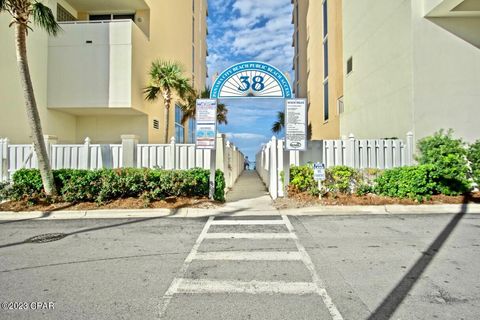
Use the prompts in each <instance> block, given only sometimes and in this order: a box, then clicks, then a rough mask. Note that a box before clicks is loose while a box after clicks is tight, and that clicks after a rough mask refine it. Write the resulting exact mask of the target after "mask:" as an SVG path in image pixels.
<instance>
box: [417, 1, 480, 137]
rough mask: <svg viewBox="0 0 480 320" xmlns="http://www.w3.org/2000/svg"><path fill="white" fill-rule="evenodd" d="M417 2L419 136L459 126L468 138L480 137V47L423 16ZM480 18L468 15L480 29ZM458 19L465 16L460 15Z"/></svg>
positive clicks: (465, 28)
mask: <svg viewBox="0 0 480 320" xmlns="http://www.w3.org/2000/svg"><path fill="white" fill-rule="evenodd" d="M412 6H413V10H412V25H413V43H414V50H413V58H414V60H413V61H414V65H413V68H414V73H413V80H414V82H413V84H414V95H413V104H414V106H415V108H414V125H413V127H414V132H415V136H416V138H422V137H424V136H427V135H430V134H432V133H434V132H435V131H437V130H439V129H441V128H445V129H448V128H453V129H454V130H455V132H456V134H457V136H460V137H463V138H465V139H466V140H468V141H473V140H474V139H480V125H479V119H480V49H479V48H478V47H477V46H475V45H474V44H473V43H469V42H467V41H465V40H463V39H461V38H459V37H458V36H457V35H455V34H453V33H451V32H449V31H448V30H445V29H444V28H443V27H442V25H438V24H437V23H436V22H435V21H430V20H428V19H425V18H423V16H424V15H425V11H424V9H423V7H422V6H421V4H420V3H417V2H415V1H412ZM441 19H447V20H448V19H450V18H441ZM475 21H476V22H477V23H479V22H480V18H479V17H477V18H469V19H467V20H466V22H465V24H464V26H463V28H464V30H469V27H470V30H472V31H471V32H472V33H475V32H478V30H479V29H477V28H476V27H473V26H471V24H472V23H474V22H475ZM454 23H461V21H460V20H457V19H455V18H454ZM459 27H461V26H459Z"/></svg>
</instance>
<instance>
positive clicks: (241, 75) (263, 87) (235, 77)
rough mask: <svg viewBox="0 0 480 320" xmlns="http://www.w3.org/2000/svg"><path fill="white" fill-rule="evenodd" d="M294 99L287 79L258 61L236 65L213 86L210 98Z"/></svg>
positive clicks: (278, 71) (222, 74)
mask: <svg viewBox="0 0 480 320" xmlns="http://www.w3.org/2000/svg"><path fill="white" fill-rule="evenodd" d="M245 97H253V98H292V87H291V86H290V81H288V79H287V77H286V76H285V75H284V74H283V73H282V72H281V71H280V70H278V69H277V68H275V67H273V66H271V65H269V64H266V63H263V62H258V61H248V62H242V63H238V64H235V65H233V66H231V67H230V68H228V69H227V70H225V71H223V72H222V73H221V74H220V75H219V76H218V78H217V79H216V80H215V83H214V84H213V87H212V90H211V93H210V98H212V99H219V98H245Z"/></svg>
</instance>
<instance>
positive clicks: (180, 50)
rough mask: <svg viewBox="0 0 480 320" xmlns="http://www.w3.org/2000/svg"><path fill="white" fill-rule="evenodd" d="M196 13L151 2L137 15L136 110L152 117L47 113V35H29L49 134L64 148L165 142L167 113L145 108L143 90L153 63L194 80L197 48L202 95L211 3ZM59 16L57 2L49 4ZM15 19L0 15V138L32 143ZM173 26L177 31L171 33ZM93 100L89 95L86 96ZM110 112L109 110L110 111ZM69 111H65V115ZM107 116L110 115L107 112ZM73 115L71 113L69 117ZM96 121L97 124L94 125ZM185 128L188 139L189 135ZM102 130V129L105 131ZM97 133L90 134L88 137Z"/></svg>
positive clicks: (182, 4) (186, 5)
mask: <svg viewBox="0 0 480 320" xmlns="http://www.w3.org/2000/svg"><path fill="white" fill-rule="evenodd" d="M58 1H60V2H61V4H62V6H63V7H65V8H66V9H67V10H69V11H70V13H72V14H73V15H74V16H76V17H77V18H78V19H80V20H86V19H88V13H86V12H77V10H75V8H74V6H71V5H70V3H74V2H72V1H70V3H69V2H68V0H58ZM195 1H196V3H195V13H193V10H192V9H193V8H192V2H191V1H156V0H146V1H145V2H146V3H147V4H148V5H149V6H150V11H145V10H142V11H139V12H137V17H136V18H137V19H136V20H138V18H142V21H141V22H138V21H137V24H138V28H137V27H136V26H135V27H134V28H133V31H132V33H133V35H132V43H133V49H132V58H131V59H132V76H131V77H132V81H131V82H132V86H131V101H132V102H131V106H130V107H131V108H132V109H134V110H138V111H141V112H144V113H146V114H148V116H135V115H134V116H118V115H115V116H114V115H113V114H112V115H109V114H108V113H107V114H105V115H104V116H93V115H90V116H79V115H78V114H79V113H80V114H82V115H83V114H88V109H85V110H83V111H82V112H77V111H78V110H77V111H75V112H73V111H72V114H69V113H65V112H63V111H60V110H52V109H47V106H48V102H47V82H48V81H47V65H48V63H47V61H48V37H47V35H46V34H45V33H44V32H42V31H36V32H31V33H30V35H29V40H28V44H29V59H30V67H31V73H32V79H33V83H34V87H35V91H36V96H37V103H38V108H39V111H40V115H41V120H42V124H43V129H44V130H43V131H44V133H46V134H53V135H57V136H58V137H59V139H60V141H61V142H68V143H70V142H72V143H73V142H82V141H83V139H84V137H85V136H87V135H88V136H89V137H90V138H92V141H93V142H100V141H102V142H108V141H106V140H108V139H112V141H113V139H114V140H115V141H118V139H119V136H120V134H130V133H131V134H138V135H140V136H141V140H142V141H149V142H160V141H163V139H162V136H161V135H162V132H163V130H162V125H163V107H162V103H161V101H159V102H157V103H148V102H145V100H144V97H143V93H142V89H143V88H144V87H145V86H146V85H147V83H148V77H147V72H148V69H149V66H150V63H151V62H152V61H153V60H154V59H165V60H173V61H178V62H180V63H181V64H182V65H183V66H184V67H185V75H186V76H188V77H191V76H192V69H193V68H192V46H193V45H195V47H196V55H195V86H196V88H197V89H201V88H203V87H204V86H205V80H206V72H207V71H206V57H205V56H206V10H207V1H206V0H195ZM46 3H47V4H48V5H49V6H50V7H51V8H52V9H53V11H54V14H55V12H56V3H57V1H56V0H48V1H47V0H46ZM193 15H195V22H196V23H195V32H196V34H195V43H192V17H193ZM9 21H10V19H9V17H8V16H7V15H6V14H1V15H0V48H1V50H0V52H1V57H2V59H0V70H2V75H1V76H0V88H2V90H1V91H0V112H1V114H2V117H1V118H0V136H8V137H9V138H10V139H11V140H12V141H13V142H17V143H27V142H29V141H30V139H29V136H28V135H29V134H28V127H27V124H26V119H25V115H24V111H23V105H24V102H23V96H22V92H21V87H20V83H19V77H18V71H17V70H16V65H15V61H16V60H15V49H14V42H13V41H14V37H13V29H9V28H8V23H9ZM172 26H174V27H172ZM85 94H88V92H85ZM106 107H108V106H107V105H106V106H105V108H106ZM63 110H65V109H63ZM174 110H175V109H174V105H172V109H171V114H170V124H171V125H170V129H169V132H170V133H169V135H170V136H173V135H174V119H175V112H174ZM106 111H107V112H108V110H107V109H106ZM67 112H68V111H67ZM154 118H155V119H159V120H160V130H154V129H153V126H152V122H153V119H154ZM89 121H92V123H89ZM187 127H188V126H186V125H185V136H187V134H188V132H187V131H188V128H187ZM102 128H103V129H102ZM89 130H92V131H91V133H88V131H89Z"/></svg>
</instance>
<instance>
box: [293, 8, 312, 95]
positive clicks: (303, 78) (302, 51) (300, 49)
mask: <svg viewBox="0 0 480 320" xmlns="http://www.w3.org/2000/svg"><path fill="white" fill-rule="evenodd" d="M310 2H311V1H309V0H295V1H294V9H293V17H292V19H293V23H294V27H295V28H294V34H293V40H292V41H293V44H294V47H295V51H294V60H293V65H294V77H295V82H294V83H293V90H294V92H295V97H297V98H307V94H308V91H307V76H308V74H307V73H308V60H307V42H308V40H307V34H308V33H307V14H308V8H309V5H310ZM296 32H298V37H297V35H296ZM297 40H298V41H297Z"/></svg>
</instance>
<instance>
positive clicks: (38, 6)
mask: <svg viewBox="0 0 480 320" xmlns="http://www.w3.org/2000/svg"><path fill="white" fill-rule="evenodd" d="M0 1H1V0H0ZM31 12H32V15H33V21H34V22H35V24H36V25H37V26H39V27H41V28H43V29H44V30H45V31H46V32H47V33H48V34H49V35H52V36H56V35H57V34H58V32H59V31H60V30H61V29H62V28H60V25H59V24H58V23H57V21H56V20H55V16H54V15H53V12H52V10H50V8H49V7H47V6H46V5H44V4H43V3H41V2H38V1H35V2H34V3H33V4H32V9H31Z"/></svg>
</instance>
